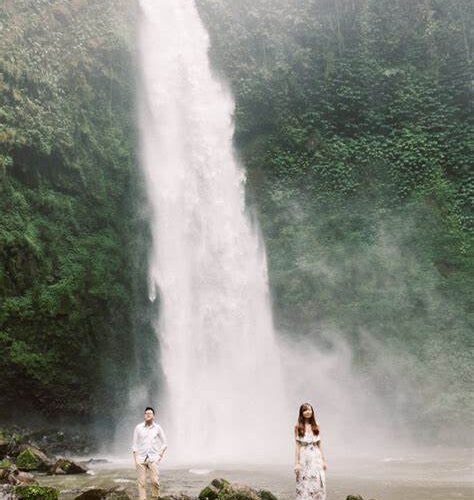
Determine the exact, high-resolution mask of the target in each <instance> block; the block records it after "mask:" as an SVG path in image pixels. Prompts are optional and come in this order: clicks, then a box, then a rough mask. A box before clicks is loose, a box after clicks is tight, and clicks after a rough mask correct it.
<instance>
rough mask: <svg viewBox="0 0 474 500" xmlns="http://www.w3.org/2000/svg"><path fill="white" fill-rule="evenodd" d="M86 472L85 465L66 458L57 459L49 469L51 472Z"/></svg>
mask: <svg viewBox="0 0 474 500" xmlns="http://www.w3.org/2000/svg"><path fill="white" fill-rule="evenodd" d="M86 472H87V469H86V467H83V466H82V465H79V464H76V463H75V462H72V461H71V460H67V459H66V458H60V459H59V460H57V461H56V463H55V464H54V465H53V466H52V467H51V469H50V473H51V474H85V473H86Z"/></svg>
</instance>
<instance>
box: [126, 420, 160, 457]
mask: <svg viewBox="0 0 474 500" xmlns="http://www.w3.org/2000/svg"><path fill="white" fill-rule="evenodd" d="M165 448H166V437H165V433H164V432H163V429H162V428H161V427H160V426H159V425H158V424H157V423H156V422H153V423H152V424H151V425H145V422H142V423H141V424H138V425H137V426H136V427H135V430H134V432H133V446H132V451H134V452H135V453H136V456H137V460H138V461H139V462H141V463H143V462H145V461H149V462H156V461H157V460H158V459H159V458H160V456H159V455H160V454H161V452H162V451H163V450H164V449H165Z"/></svg>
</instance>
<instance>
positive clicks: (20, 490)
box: [14, 485, 59, 500]
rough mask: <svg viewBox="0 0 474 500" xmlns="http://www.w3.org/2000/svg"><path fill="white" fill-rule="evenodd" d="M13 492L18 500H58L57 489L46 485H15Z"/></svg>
mask: <svg viewBox="0 0 474 500" xmlns="http://www.w3.org/2000/svg"><path fill="white" fill-rule="evenodd" d="M14 493H15V495H16V496H17V497H18V499H19V500H59V491H58V490H57V489H55V488H50V487H47V486H37V485H33V486H17V487H16V488H15V489H14Z"/></svg>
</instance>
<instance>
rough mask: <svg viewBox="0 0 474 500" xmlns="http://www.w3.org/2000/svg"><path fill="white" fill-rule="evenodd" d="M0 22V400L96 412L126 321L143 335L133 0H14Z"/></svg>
mask: <svg viewBox="0 0 474 500" xmlns="http://www.w3.org/2000/svg"><path fill="white" fill-rule="evenodd" d="M0 23H1V26H2V37H1V38H2V40H1V50H0V68H1V74H2V76H1V79H0V113H1V117H2V119H1V125H0V147H1V150H0V168H1V196H0V212H1V214H2V216H1V220H0V260H1V268H0V292H1V297H2V301H1V306H0V349H1V351H2V356H1V358H0V372H1V373H2V376H1V379H0V407H1V408H2V412H3V413H6V414H8V413H12V411H13V409H14V408H17V409H19V408H20V407H33V408H35V409H36V410H39V411H41V412H44V413H49V414H51V413H54V414H58V415H59V414H61V415H63V414H66V415H67V414H69V415H74V416H90V415H91V414H95V413H98V412H100V413H101V415H104V413H103V412H104V410H105V413H106V414H108V413H111V411H112V410H113V408H114V407H115V405H116V403H117V402H118V401H119V398H120V397H121V396H123V395H124V394H126V389H127V386H128V382H129V379H130V378H133V373H134V372H133V370H132V366H133V365H134V364H135V359H134V358H135V356H138V355H140V357H141V354H140V353H139V352H138V351H137V349H140V347H139V346H136V345H135V333H137V335H138V336H140V335H142V340H143V344H147V338H149V339H150V342H151V343H152V342H153V340H152V339H153V338H154V336H153V334H152V333H151V330H150V328H149V324H148V320H147V318H146V305H145V304H146V290H145V289H144V287H145V286H146V240H147V230H146V222H145V219H144V216H143V213H144V212H143V199H142V195H141V189H140V179H139V176H138V169H137V166H136V157H135V149H136V147H135V145H136V131H135V123H134V100H135V97H134V92H135V90H134V88H135V70H134V68H133V66H132V64H133V62H132V61H133V57H132V56H133V30H132V27H133V26H134V22H133V11H132V10H131V7H130V2H126V1H121V0H105V1H101V2H92V1H87V0H74V1H63V0H50V1H48V0H44V1H29V0H20V1H17V0H15V1H6V2H3V4H2V7H1V8H0ZM138 311H141V312H140V314H136V313H137V312H138ZM144 350H145V351H146V349H145V347H144ZM143 362H144V363H145V364H146V357H145V359H143Z"/></svg>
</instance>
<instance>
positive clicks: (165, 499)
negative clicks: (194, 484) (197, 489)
mask: <svg viewBox="0 0 474 500" xmlns="http://www.w3.org/2000/svg"><path fill="white" fill-rule="evenodd" d="M160 500H193V497H190V496H189V495H186V493H173V494H171V495H165V496H162V497H160Z"/></svg>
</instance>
